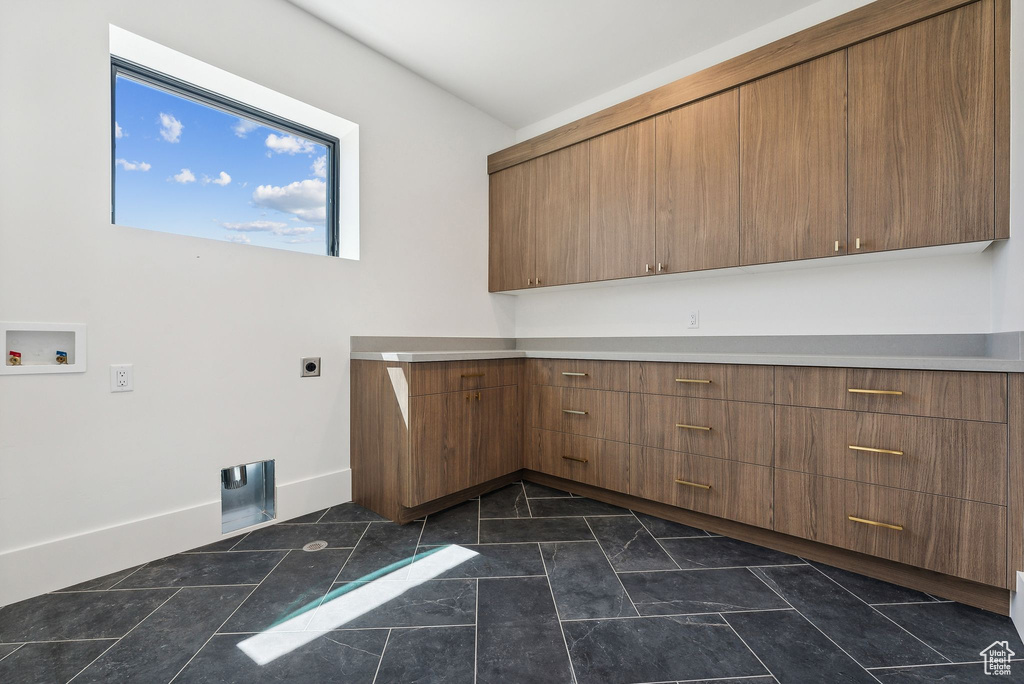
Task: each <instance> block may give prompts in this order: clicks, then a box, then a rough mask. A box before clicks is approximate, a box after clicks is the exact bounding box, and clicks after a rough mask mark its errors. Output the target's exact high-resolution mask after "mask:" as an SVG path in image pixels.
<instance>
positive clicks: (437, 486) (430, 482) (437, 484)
mask: <svg viewBox="0 0 1024 684" xmlns="http://www.w3.org/2000/svg"><path fill="white" fill-rule="evenodd" d="M471 396H475V394H474V395H471V394H470V393H469V392H448V393H446V394H428V395H424V396H419V397H411V398H410V399H409V423H410V426H409V438H410V440H411V441H410V445H409V446H410V448H409V468H408V475H407V477H406V482H405V496H404V497H403V502H402V503H403V504H404V505H406V506H410V507H411V506H418V505H420V504H422V503H426V502H428V501H432V500H434V499H437V498H438V497H442V496H445V495H446V494H451V493H452V492H457V491H459V490H460V489H465V488H466V487H469V486H471V485H472V484H473V482H472V474H471V472H470V467H469V453H468V450H467V449H466V418H467V415H468V413H469V411H468V409H469V404H470V402H471V401H473V402H475V399H471Z"/></svg>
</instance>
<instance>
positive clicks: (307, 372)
mask: <svg viewBox="0 0 1024 684" xmlns="http://www.w3.org/2000/svg"><path fill="white" fill-rule="evenodd" d="M302 377H304V378H319V377H320V357H319V356H307V357H306V358H304V359H302Z"/></svg>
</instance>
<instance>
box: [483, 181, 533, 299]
mask: <svg viewBox="0 0 1024 684" xmlns="http://www.w3.org/2000/svg"><path fill="white" fill-rule="evenodd" d="M534 171H535V167H534V164H533V163H532V162H526V163H523V164H518V165H516V166H513V167H511V168H508V169H505V170H503V171H498V172H497V173H493V174H491V177H490V236H489V244H488V248H489V259H488V271H487V273H488V289H489V290H490V291H491V292H500V291H502V290H518V289H521V288H525V287H529V286H530V284H532V281H533V278H534V277H535V273H534V272H535V270H536V265H535V260H534V243H535V241H536V234H535V230H534V228H535V224H534V188H535V178H534Z"/></svg>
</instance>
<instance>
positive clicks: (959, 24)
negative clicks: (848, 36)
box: [849, 2, 995, 252]
mask: <svg viewBox="0 0 1024 684" xmlns="http://www.w3.org/2000/svg"><path fill="white" fill-rule="evenodd" d="M993 40H994V38H993V11H992V6H991V4H990V3H989V2H976V3H973V4H970V5H967V6H965V7H962V8H960V9H957V10H954V11H952V12H947V13H945V14H940V15H939V16H937V17H933V18H932V19H928V20H926V21H922V22H919V23H917V24H913V25H911V26H908V27H907V28H903V29H900V30H898V31H893V32H891V33H887V34H885V35H882V36H879V37H878V38H874V39H873V40H869V41H866V42H863V43H859V44H857V45H854V46H852V47H850V49H849V59H850V63H849V70H850V252H856V251H858V248H857V246H856V241H857V239H858V238H859V240H860V248H859V251H861V252H864V251H877V250H885V249H901V248H905V247H921V246H924V245H941V244H950V243H956V242H970V241H974V240H991V239H993V238H994V237H995V224H994V220H995V218H994V192H995V182H994V168H995V166H994V159H995V158H994V146H995V133H994V125H995V118H994V115H993V107H994V97H995V94H994V90H995V77H994V74H995V72H994V69H995V62H994V59H995V58H994V50H993Z"/></svg>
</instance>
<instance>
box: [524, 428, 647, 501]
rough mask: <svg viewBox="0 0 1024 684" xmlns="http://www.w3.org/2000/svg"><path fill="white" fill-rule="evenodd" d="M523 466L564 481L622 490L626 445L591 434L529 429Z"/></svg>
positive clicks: (625, 477) (625, 482) (626, 478)
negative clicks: (524, 464)
mask: <svg viewBox="0 0 1024 684" xmlns="http://www.w3.org/2000/svg"><path fill="white" fill-rule="evenodd" d="M528 444H529V448H528V451H527V454H526V467H527V468H529V469H531V470H538V471H540V472H542V473H548V474H549V475H556V476H558V477H564V478H565V479H567V480H573V481H575V482H583V483H586V484H590V485H594V486H595V487H603V488H604V489H611V490H613V491H616V492H623V493H625V492H626V491H628V487H629V445H628V444H625V443H623V442H610V441H608V440H604V439H594V438H593V437H581V436H579V435H567V434H565V433H564V432H551V431H550V430H540V429H537V428H534V429H532V430H530V439H529V441H528Z"/></svg>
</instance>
